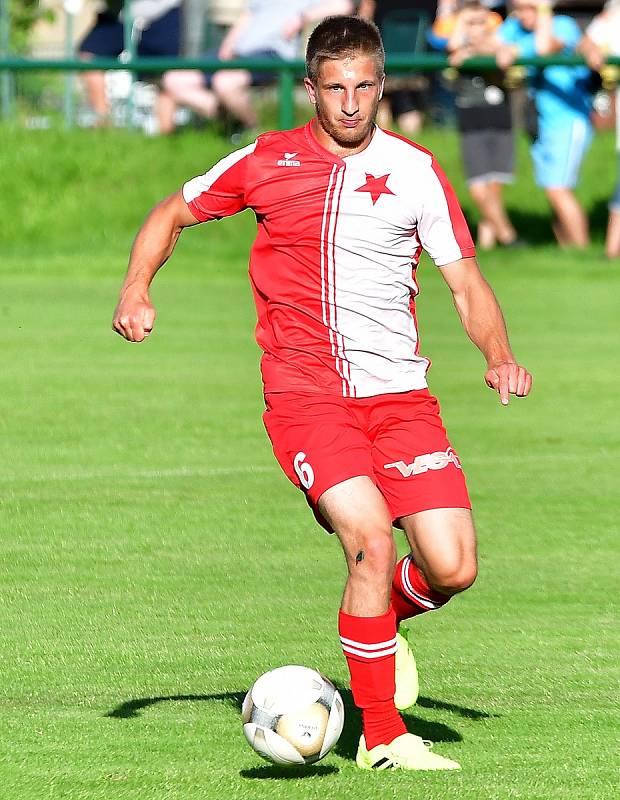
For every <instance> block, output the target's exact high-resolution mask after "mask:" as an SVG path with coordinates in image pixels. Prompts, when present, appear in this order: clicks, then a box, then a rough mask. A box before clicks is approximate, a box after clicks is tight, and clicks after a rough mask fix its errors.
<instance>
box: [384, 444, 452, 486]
mask: <svg viewBox="0 0 620 800" xmlns="http://www.w3.org/2000/svg"><path fill="white" fill-rule="evenodd" d="M448 464H454V466H455V467H457V468H458V469H461V462H460V461H459V457H458V456H457V454H456V453H455V452H454V450H453V449H452V448H451V447H448V449H447V450H446V451H445V452H444V451H443V450H437V451H436V452H434V453H423V454H422V455H420V456H416V457H415V458H414V460H413V463H412V464H405V462H404V461H395V462H394V463H393V464H384V465H383V468H384V469H390V468H391V467H394V468H395V469H397V470H398V471H399V472H400V474H401V475H402V476H403V478H411V477H412V476H413V475H421V474H422V473H423V472H428V471H429V469H432V470H437V469H444V468H445V467H447V466H448Z"/></svg>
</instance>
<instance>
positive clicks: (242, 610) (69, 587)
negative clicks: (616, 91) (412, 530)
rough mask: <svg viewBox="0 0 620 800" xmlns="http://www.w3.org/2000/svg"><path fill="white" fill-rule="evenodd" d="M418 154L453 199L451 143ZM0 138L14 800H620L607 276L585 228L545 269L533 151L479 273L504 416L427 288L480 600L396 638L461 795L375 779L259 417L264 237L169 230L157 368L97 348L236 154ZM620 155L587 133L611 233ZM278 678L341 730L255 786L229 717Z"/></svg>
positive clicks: (314, 574)
mask: <svg viewBox="0 0 620 800" xmlns="http://www.w3.org/2000/svg"><path fill="white" fill-rule="evenodd" d="M424 143H425V144H427V145H429V146H430V147H432V148H434V149H435V150H436V151H437V153H438V155H439V156H440V159H441V160H442V161H443V163H444V166H445V168H446V171H447V172H448V174H449V175H450V176H451V177H454V178H455V181H454V182H455V184H456V185H457V188H459V190H461V189H462V186H463V183H462V178H461V177H460V171H459V166H458V162H457V161H456V143H455V140H454V138H453V137H452V136H451V135H449V134H444V133H437V134H429V135H428V136H427V139H426V140H425V141H424ZM0 144H1V145H2V147H0V152H1V153H3V155H2V158H4V159H5V163H4V164H3V165H1V166H2V167H3V177H6V179H7V186H8V187H9V191H8V192H7V193H6V194H5V195H4V196H3V197H2V198H0V207H1V208H2V212H3V227H2V230H1V231H0V234H1V235H2V237H3V241H2V253H3V258H2V261H1V262H0V285H1V287H2V295H1V299H0V319H1V321H2V322H1V330H2V339H3V345H4V346H3V381H2V386H3V391H2V394H1V395H0V427H1V431H2V437H1V438H0V490H1V495H0V497H1V500H0V530H1V532H2V545H3V546H2V551H1V558H2V573H1V574H2V591H1V592H0V612H1V619H2V630H1V633H0V661H1V663H2V681H1V683H0V741H1V742H2V744H1V746H0V786H1V787H2V792H1V794H2V797H6V798H19V800H43V799H44V798H45V799H47V798H49V799H50V800H61V798H62V799H63V800H64V798H67V800H69V799H70V800H82V799H84V800H108V799H110V800H111V799H112V798H114V800H134V799H135V800H138V798H139V799H140V800H177V799H178V800H198V799H201V798H209V799H210V798H221V797H230V798H243V799H245V798H295V800H296V799H297V798H300V799H301V798H321V799H322V800H325V798H329V800H332V798H334V799H335V798H344V797H355V798H358V797H359V798H375V797H376V798H398V799H399V800H400V798H403V800H404V798H407V799H409V798H414V797H415V798H418V797H419V798H425V800H504V798H523V800H552V799H555V798H557V799H558V800H572V799H573V798H574V799H575V800H577V799H579V800H607V798H610V797H612V796H613V795H614V793H615V790H617V774H618V773H617V767H618V763H617V751H616V750H615V743H616V740H617V731H618V723H619V719H618V701H617V687H618V659H617V653H618V638H619V637H618V626H617V616H614V614H615V612H617V605H616V604H615V591H616V592H617V578H618V571H617V563H618V552H617V534H618V525H617V503H616V502H615V500H616V497H617V472H616V469H615V467H616V463H617V458H618V443H619V425H618V420H617V415H616V414H617V398H618V394H619V388H620V386H619V379H618V374H617V369H616V367H615V364H616V363H617V343H618V331H617V328H618V326H617V320H618V314H617V297H618V283H619V272H618V266H617V265H616V266H611V265H609V264H607V263H605V262H604V261H603V260H602V258H601V245H600V235H601V231H600V228H599V229H598V230H597V232H596V233H597V241H596V243H595V244H594V245H593V247H592V248H591V250H589V251H588V252H587V253H585V254H583V255H581V254H576V253H560V252H558V251H557V250H556V249H555V248H554V247H553V246H552V245H551V244H550V243H549V242H548V241H547V240H546V238H545V237H546V236H547V233H546V231H547V228H546V221H545V219H544V208H545V206H544V201H543V200H542V198H540V196H539V195H538V194H537V190H535V189H534V188H533V186H532V184H531V179H530V177H529V166H528V165H527V162H526V161H525V160H524V156H523V154H522V156H523V160H522V173H523V175H524V177H523V178H522V180H521V181H520V182H519V183H518V184H517V185H516V186H515V187H513V188H512V189H511V190H510V192H509V202H510V204H511V205H512V208H513V212H514V214H515V216H516V217H517V218H518V219H519V222H520V224H521V226H522V229H523V233H524V235H528V233H529V235H530V238H532V239H533V240H534V242H535V246H534V247H532V248H530V249H528V250H525V251H521V252H514V253H513V252H510V253H508V252H504V251H494V252H492V253H489V254H484V255H483V256H482V257H481V260H482V263H483V266H484V268H485V272H486V274H487V276H488V277H489V279H490V280H491V282H492V284H493V286H494V288H495V290H496V292H497V294H498V296H499V297H500V300H501V302H502V305H503V307H504V310H505V313H506V316H507V319H508V323H509V327H510V330H511V335H512V340H513V345H514V347H515V350H516V352H517V354H518V355H519V357H520V358H521V359H522V360H523V361H524V362H525V363H526V364H527V365H528V367H529V368H530V369H531V370H532V372H533V373H534V376H535V390H534V392H533V394H532V396H531V397H530V398H528V399H527V400H523V401H518V402H517V401H514V400H513V402H512V403H511V404H510V406H509V407H508V408H502V407H501V406H500V405H499V403H498V401H497V398H496V396H495V395H493V394H492V393H491V392H490V391H489V390H488V389H486V388H485V387H484V385H483V383H482V375H483V364H482V361H481V358H480V356H479V354H478V353H477V351H476V350H475V349H474V348H473V346H472V345H471V344H470V343H469V342H468V341H467V340H466V338H465V335H464V334H463V333H462V331H461V330H460V328H459V324H458V321H457V318H456V314H455V312H454V311H453V310H452V308H451V304H450V296H449V292H448V291H447V289H446V287H445V286H444V285H443V282H442V281H441V278H440V277H439V275H438V274H437V271H436V270H435V268H434V267H433V266H432V265H431V264H430V262H428V261H425V262H424V264H423V266H422V267H421V268H420V272H419V278H420V283H421V288H422V295H421V298H420V300H419V306H418V307H419V317H420V326H421V332H422V351H423V352H425V353H427V354H429V355H430V356H431V357H432V359H433V362H434V366H433V368H432V371H431V373H430V379H431V388H432V390H433V391H435V392H436V393H437V394H438V395H439V397H440V399H441V401H442V408H443V414H444V418H445V420H446V423H447V425H448V429H449V431H450V434H451V438H452V440H453V444H454V445H455V447H456V449H457V451H458V452H459V454H460V455H461V458H462V460H463V464H464V467H465V469H466V471H467V474H468V478H469V485H470V490H471V494H472V499H473V501H474V504H475V511H476V519H477V524H478V529H479V536H480V556H481V574H480V578H479V580H478V583H477V584H476V585H475V587H474V588H473V589H472V590H470V591H469V592H467V593H466V594H465V595H463V596H462V597H459V598H457V599H455V600H454V601H453V602H451V603H450V604H449V605H448V606H447V607H446V608H445V609H443V610H442V611H440V612H439V613H437V614H427V615H425V616H424V617H423V618H420V619H419V620H417V621H416V622H414V623H412V627H413V629H414V631H413V632H414V636H413V637H412V638H413V639H414V641H415V643H416V655H417V657H418V661H419V668H420V673H421V695H422V697H421V700H420V702H419V704H418V705H417V706H416V707H415V708H414V709H412V710H411V712H410V713H409V714H408V715H407V719H408V722H409V723H410V725H411V727H412V728H413V729H414V730H415V731H417V732H418V733H420V734H421V735H423V736H424V737H425V738H429V739H432V740H434V741H435V742H436V745H435V746H436V749H437V751H438V752H441V753H443V754H445V755H447V756H449V757H451V758H455V759H457V760H459V761H460V762H461V763H462V765H463V770H462V771H461V772H460V773H456V774H441V773H440V774H424V773H420V774H388V775H385V774H382V775H376V774H367V773H362V772H360V771H359V770H357V769H356V768H355V766H354V763H353V760H352V759H353V758H354V754H355V748H356V739H357V735H358V732H359V720H358V717H357V714H356V712H355V711H354V710H353V709H352V708H351V702H350V694H349V693H348V692H347V691H346V685H347V670H346V665H345V662H344V659H343V657H342V654H341V652H340V648H339V644H338V637H337V631H336V614H337V608H338V603H339V597H340V592H341V587H342V583H343V579H344V565H343V559H342V557H341V555H340V552H339V548H338V545H337V542H336V541H335V540H334V539H333V538H328V537H326V536H325V535H324V534H323V533H322V532H321V531H320V529H318V528H317V527H316V525H315V524H314V522H313V520H312V518H311V515H310V514H309V512H308V510H307V508H306V504H305V502H304V500H303V498H302V496H301V495H300V494H299V493H298V492H297V490H295V489H294V488H293V487H292V486H291V485H289V484H288V483H287V481H286V479H285V478H284V476H283V475H282V474H281V473H280V470H279V468H278V467H277V465H276V463H275V461H274V459H273V456H272V454H271V452H270V447H269V443H268V440H267V438H266V435H265V433H264V431H263V429H262V424H261V420H260V414H261V411H262V403H261V394H260V384H259V378H258V367H257V362H258V350H257V348H256V345H255V344H254V342H253V338H252V329H253V322H254V311H253V307H252V301H251V297H250V291H249V287H248V285H247V279H246V276H245V271H246V264H247V248H248V243H249V241H250V240H251V236H252V230H253V221H252V219H251V217H250V216H249V215H244V216H242V217H240V218H238V219H235V220H231V221H227V222H224V223H221V224H218V225H215V224H212V225H208V226H201V227H199V228H197V229H193V230H191V231H186V232H185V234H184V235H183V237H182V241H181V243H180V244H179V247H178V249H177V253H176V254H175V256H174V257H173V259H172V261H171V262H170V263H169V264H168V265H166V267H164V269H163V271H162V273H161V274H160V275H159V276H158V278H157V279H156V285H155V288H154V292H153V295H154V299H155V302H156V305H157V307H158V310H159V315H160V316H159V319H158V322H157V328H156V332H155V333H154V334H153V336H152V337H151V338H150V340H149V341H148V342H147V343H145V344H143V345H139V346H136V345H129V344H127V343H125V342H123V341H122V340H121V339H120V338H119V337H117V336H114V335H113V334H112V332H111V331H110V329H109V324H110V319H111V314H112V310H113V306H114V303H115V300H116V295H117V291H118V287H119V283H120V280H121V276H122V273H123V271H124V262H125V260H126V252H127V249H128V246H129V243H130V241H131V237H132V234H133V232H134V230H135V228H136V227H137V225H138V224H139V222H140V220H141V218H142V217H143V216H144V214H145V212H146V211H147V210H148V207H149V206H150V205H151V204H152V203H153V202H154V201H155V200H156V199H158V197H160V196H162V195H163V194H165V193H167V192H168V191H172V190H173V189H174V188H176V186H177V185H178V184H179V183H180V182H181V181H182V180H183V178H185V177H187V176H188V175H191V174H195V173H198V172H200V171H203V170H204V169H205V168H206V166H208V164H209V162H210V161H211V160H213V159H214V158H215V157H217V155H219V154H221V153H223V152H224V151H225V145H224V144H223V143H222V142H217V141H215V140H207V141H206V142H205V141H203V140H202V139H201V138H199V137H198V136H193V137H192V136H187V137H180V138H179V139H176V140H166V141H157V142H144V141H143V140H138V139H136V138H133V137H131V136H125V135H123V134H120V133H114V132H112V133H108V134H106V133H102V134H99V133H82V134H80V133H77V134H75V135H74V136H72V137H71V138H70V139H64V137H62V136H60V135H57V134H53V133H52V134H49V135H48V134H24V133H23V132H20V133H19V135H17V134H14V133H12V132H10V131H0ZM9 152H10V153H11V154H12V156H11V161H10V163H6V159H8V156H7V153H9ZM611 152H612V141H611V138H609V137H608V138H604V139H602V140H600V141H599V142H598V143H597V144H596V149H595V150H594V152H593V153H592V154H591V156H590V158H589V160H588V162H587V164H586V172H585V182H584V190H583V197H584V199H585V200H586V202H588V204H589V207H590V208H593V209H595V220H598V224H599V226H600V223H601V222H602V221H603V217H604V213H603V212H602V211H601V209H603V205H604V201H605V199H606V194H607V193H608V191H609V189H610V188H611V183H612V182H613V174H612V169H611V166H610V165H611V164H612V163H613V162H612V156H611ZM442 154H443V158H442ZM605 164H607V166H605ZM43 165H45V168H44V166H43ZM42 172H45V180H42V179H41V174H42ZM461 194H462V193H461ZM462 196H463V197H464V195H463V194H462ZM519 209H520V210H519ZM401 544H402V542H401ZM614 590H615V591H614ZM284 663H302V664H307V665H309V666H315V667H317V668H319V669H320V670H321V671H323V672H325V673H326V674H327V675H329V676H330V677H331V678H332V679H333V680H335V681H336V682H337V683H338V684H339V685H340V686H341V687H344V689H343V693H344V696H345V700H346V702H347V705H348V717H347V723H346V729H345V732H344V734H343V736H342V738H341V740H340V742H339V743H338V745H337V746H336V748H335V750H334V751H333V752H332V753H331V754H330V755H329V756H328V757H327V758H326V759H325V760H324V761H323V762H321V763H320V764H318V765H316V766H314V767H312V768H308V769H307V770H303V771H295V770H293V771H287V770H282V769H280V768H277V767H274V766H271V765H269V764H267V763H265V762H262V761H261V760H260V759H259V758H258V756H256V755H254V754H253V752H252V751H251V750H250V749H249V748H248V746H247V744H246V742H245V739H244V737H243V734H242V731H241V722H240V716H239V704H240V701H241V699H242V696H243V694H244V692H245V691H246V689H247V688H248V686H249V685H250V684H251V683H252V682H253V680H254V679H255V678H256V677H257V676H258V675H259V674H260V673H261V672H263V671H265V670H267V669H269V668H272V667H274V666H277V665H280V664H284Z"/></svg>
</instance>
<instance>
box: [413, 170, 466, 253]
mask: <svg viewBox="0 0 620 800" xmlns="http://www.w3.org/2000/svg"><path fill="white" fill-rule="evenodd" d="M430 170H431V173H430V175H429V177H428V183H425V198H424V206H423V210H422V215H421V217H420V219H419V220H418V235H419V237H420V243H421V245H422V247H423V248H424V249H425V250H426V252H427V253H428V254H429V256H430V257H431V258H432V259H433V261H434V262H435V264H436V265H437V266H438V267H444V266H445V265H446V264H450V263H452V262H453V261H460V259H461V258H470V257H471V256H475V255H476V248H475V247H474V243H473V240H472V238H471V233H470V232H469V228H468V226H467V222H466V221H465V217H464V215H463V212H462V210H461V206H460V204H459V201H458V199H457V197H456V194H455V192H454V189H453V188H452V186H451V185H450V182H449V181H448V179H447V178H446V176H445V174H444V171H443V170H442V169H441V167H440V166H439V164H438V163H437V162H436V161H435V158H434V157H433V159H432V161H431V164H430Z"/></svg>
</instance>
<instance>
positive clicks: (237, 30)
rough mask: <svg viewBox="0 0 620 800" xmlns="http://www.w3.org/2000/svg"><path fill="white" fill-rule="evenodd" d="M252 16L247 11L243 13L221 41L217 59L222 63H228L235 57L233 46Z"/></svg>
mask: <svg viewBox="0 0 620 800" xmlns="http://www.w3.org/2000/svg"><path fill="white" fill-rule="evenodd" d="M251 20H252V15H251V14H250V13H249V11H244V12H243V14H241V16H240V17H239V19H238V20H237V21H236V22H235V24H234V25H233V26H232V28H231V29H230V30H229V31H228V33H227V34H226V36H224V38H223V39H222V43H221V44H220V49H219V50H218V54H217V55H218V58H220V59H221V60H222V61H230V60H231V59H232V58H234V56H235V45H236V43H237V40H238V39H239V36H240V35H241V33H242V32H243V31H244V29H245V28H246V27H247V26H248V25H249V24H250V22H251Z"/></svg>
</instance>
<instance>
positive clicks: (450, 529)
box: [401, 508, 477, 595]
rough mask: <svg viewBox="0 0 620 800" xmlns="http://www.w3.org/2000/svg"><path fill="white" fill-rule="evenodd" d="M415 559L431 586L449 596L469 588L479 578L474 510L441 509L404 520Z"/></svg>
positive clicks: (404, 526)
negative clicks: (477, 576)
mask: <svg viewBox="0 0 620 800" xmlns="http://www.w3.org/2000/svg"><path fill="white" fill-rule="evenodd" d="M401 524H402V526H403V528H404V530H405V534H406V535H407V539H408V541H409V545H410V546H411V552H412V555H413V559H414V561H415V563H416V565H417V567H418V568H419V569H420V571H421V572H422V574H423V576H424V577H425V579H426V581H427V583H428V584H429V586H430V587H431V588H432V589H434V590H435V591H437V592H441V593H442V594H445V595H453V594H456V593H457V592H462V591H464V590H465V589H467V588H468V587H469V586H471V585H472V583H473V582H474V581H475V579H476V575H477V557H476V532H475V529H474V523H473V519H472V515H471V511H469V510H468V509H466V508H437V509H432V510H430V511H421V512H420V513H418V514H412V515H411V516H408V517H404V518H403V519H402V520H401Z"/></svg>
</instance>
